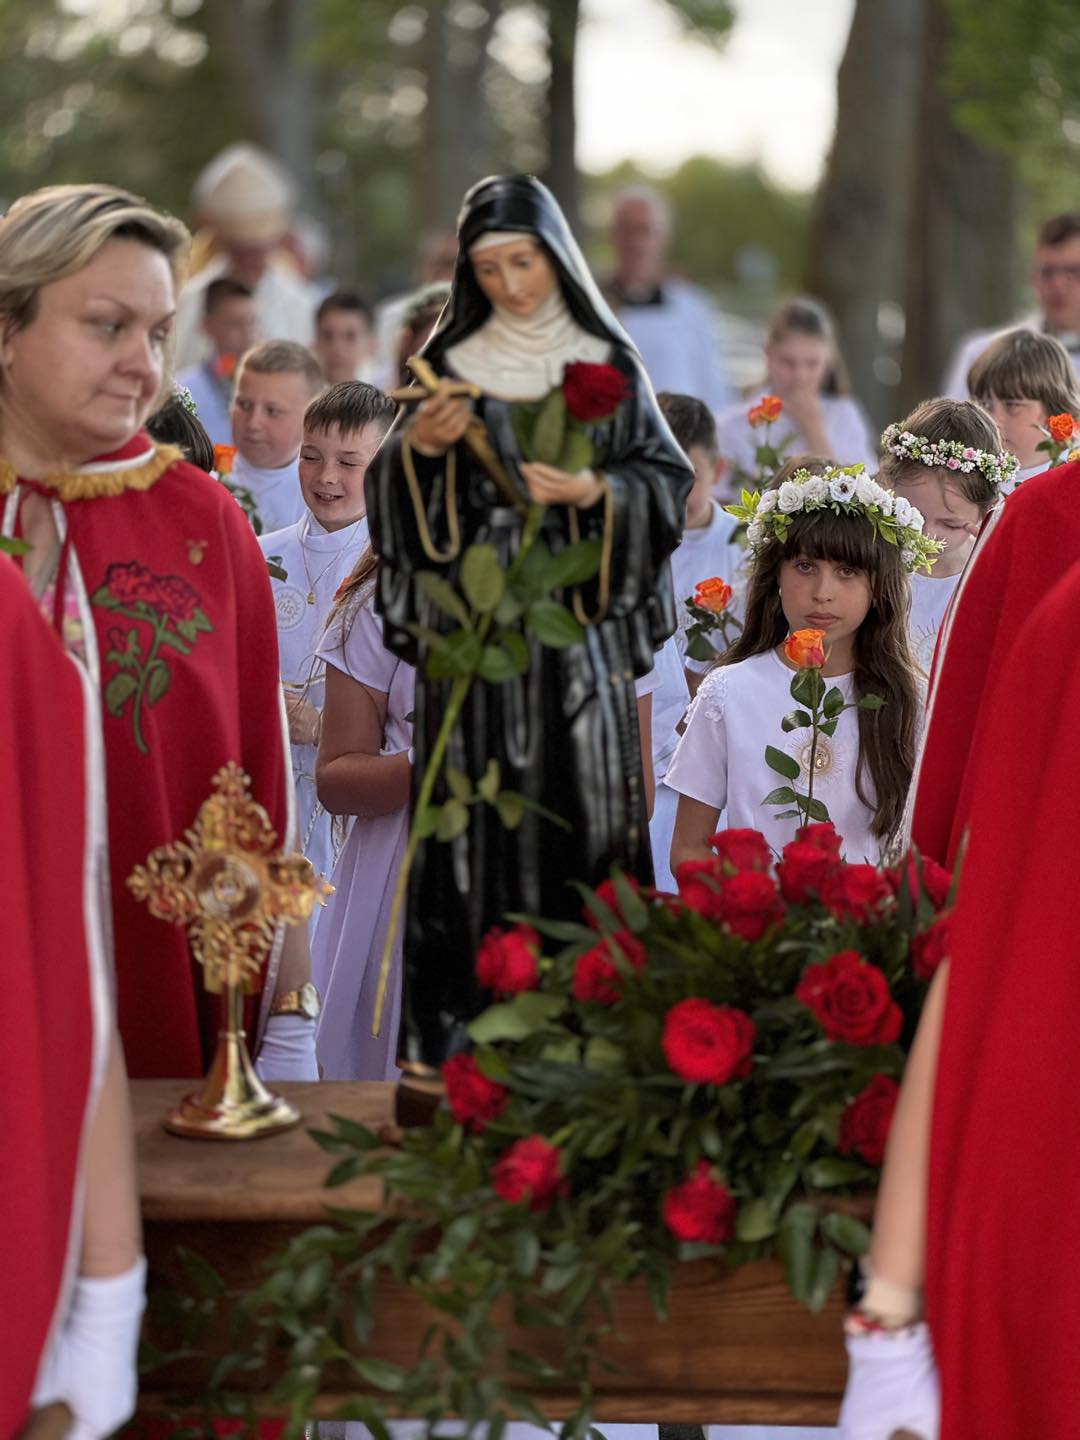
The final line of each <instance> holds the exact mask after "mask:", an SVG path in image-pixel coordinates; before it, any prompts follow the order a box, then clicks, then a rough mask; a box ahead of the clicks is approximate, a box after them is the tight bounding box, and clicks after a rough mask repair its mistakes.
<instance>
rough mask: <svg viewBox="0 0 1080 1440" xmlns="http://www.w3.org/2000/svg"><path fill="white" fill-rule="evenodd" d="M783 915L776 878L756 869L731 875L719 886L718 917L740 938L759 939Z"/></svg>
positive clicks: (782, 905)
mask: <svg viewBox="0 0 1080 1440" xmlns="http://www.w3.org/2000/svg"><path fill="white" fill-rule="evenodd" d="M783 918H784V904H783V901H782V900H781V899H780V892H779V891H778V890H777V888H776V881H775V880H774V879H773V878H772V876H771V875H762V873H761V872H760V870H744V871H743V872H742V874H741V875H732V876H731V877H730V878H729V879H727V880H725V881H724V883H723V886H722V887H721V889H720V919H721V920H722V921H723V922H724V924H725V925H726V926H727V928H728V929H729V930H730V931H731V933H732V934H733V935H738V936H739V938H740V939H741V940H750V941H754V940H760V939H761V937H762V935H764V934H765V932H766V930H769V929H771V928H772V926H773V925H776V924H777V923H778V922H779V921H781V920H782V919H783Z"/></svg>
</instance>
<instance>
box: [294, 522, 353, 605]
mask: <svg viewBox="0 0 1080 1440" xmlns="http://www.w3.org/2000/svg"><path fill="white" fill-rule="evenodd" d="M363 518H364V517H363V516H362V515H361V517H360V520H362V519H363ZM360 520H354V521H353V523H352V524H351V525H350V526H349V529H350V530H354V529H355V528H356V526H357V525H359V524H360ZM310 531H311V521H310V520H309V521H308V523H307V524H306V525H305V527H304V535H307V534H309V533H310ZM346 543H347V542H346V541H342V543H341V545H340V547H339V548H338V549H337V550H336V551H335V552H334V554H333V555H331V557H330V559H329V560H328V561H327V563H326V564H325V565H324V566H323V568H322V569H321V570H320V571H319V573H318V575H316V576H315V579H314V580H312V578H311V571H310V570H309V569H308V563H307V546H306V545H305V544H304V537H303V535H302V536H301V537H300V558H301V559H302V560H303V562H304V575H305V577H306V579H307V582H308V592H307V596H306V599H307V603H308V604H309V605H314V604H315V587H316V586H317V585H318V583H319V581H320V580H321V579H322V577H323V576H324V575H325V574H326V572H327V571H328V570H329V569H330V568H331V566H333V565H336V564H337V562H338V561H339V560H340V559H341V552H342V550H344V549H345V545H346Z"/></svg>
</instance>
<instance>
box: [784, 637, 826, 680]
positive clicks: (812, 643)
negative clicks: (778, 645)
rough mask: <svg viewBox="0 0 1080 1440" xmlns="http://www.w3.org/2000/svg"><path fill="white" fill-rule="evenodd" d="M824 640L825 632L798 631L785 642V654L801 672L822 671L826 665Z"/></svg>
mask: <svg viewBox="0 0 1080 1440" xmlns="http://www.w3.org/2000/svg"><path fill="white" fill-rule="evenodd" d="M824 639H825V631H824V630H796V631H795V632H794V633H793V634H791V635H789V636H788V638H787V639H786V640H785V641H784V654H785V655H786V656H787V657H788V659H789V660H790V661H791V663H792V664H793V665H797V666H798V667H799V669H800V670H809V669H810V668H811V667H812V666H815V667H817V668H818V669H820V667H821V666H822V665H824V664H825V646H824V643H823V642H824Z"/></svg>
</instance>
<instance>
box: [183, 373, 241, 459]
mask: <svg viewBox="0 0 1080 1440" xmlns="http://www.w3.org/2000/svg"><path fill="white" fill-rule="evenodd" d="M176 382H177V384H178V385H186V386H187V388H188V389H189V390H190V391H191V398H192V399H193V400H194V401H195V409H196V410H197V411H198V420H199V424H200V425H201V426H202V427H203V429H204V430H205V431H206V433H207V435H209V437H210V443H211V444H212V445H231V444H232V420H231V419H230V418H229V399H230V396H231V394H232V384H231V383H230V382H229V381H227V380H219V379H218V377H217V376H216V375H215V374H214V373H213V371H212V370H211V368H210V362H204V363H203V364H201V365H191V366H189V367H188V369H187V370H181V371H180V373H179V375H177V377H176Z"/></svg>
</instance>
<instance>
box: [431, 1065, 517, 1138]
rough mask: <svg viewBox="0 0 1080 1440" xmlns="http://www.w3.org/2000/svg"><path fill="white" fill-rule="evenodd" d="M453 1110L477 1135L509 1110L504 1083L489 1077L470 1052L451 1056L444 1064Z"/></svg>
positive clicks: (447, 1089)
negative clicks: (500, 1083) (498, 1082)
mask: <svg viewBox="0 0 1080 1440" xmlns="http://www.w3.org/2000/svg"><path fill="white" fill-rule="evenodd" d="M442 1077H443V1082H444V1084H445V1085H446V1098H447V1101H448V1102H449V1105H450V1113H451V1114H452V1115H453V1117H454V1119H455V1120H456V1121H457V1122H458V1124H459V1125H464V1126H465V1128H466V1129H467V1130H471V1131H473V1133H474V1134H476V1133H478V1132H479V1131H481V1130H485V1129H486V1128H487V1127H488V1125H490V1124H491V1122H492V1120H497V1119H498V1118H499V1116H500V1115H501V1114H502V1113H503V1111H504V1110H505V1109H506V1106H507V1103H508V1102H509V1099H510V1095H509V1092H508V1091H507V1090H506V1088H505V1086H502V1085H499V1084H497V1083H496V1082H495V1081H494V1080H489V1079H488V1077H487V1076H486V1075H485V1074H484V1072H483V1071H482V1070H481V1069H480V1067H479V1066H478V1065H477V1063H476V1061H475V1060H474V1058H473V1057H472V1056H471V1055H452V1056H451V1057H450V1059H449V1060H447V1062H446V1064H445V1065H444V1066H443V1067H442Z"/></svg>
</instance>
